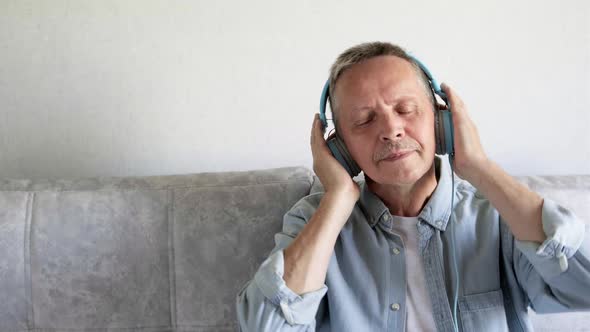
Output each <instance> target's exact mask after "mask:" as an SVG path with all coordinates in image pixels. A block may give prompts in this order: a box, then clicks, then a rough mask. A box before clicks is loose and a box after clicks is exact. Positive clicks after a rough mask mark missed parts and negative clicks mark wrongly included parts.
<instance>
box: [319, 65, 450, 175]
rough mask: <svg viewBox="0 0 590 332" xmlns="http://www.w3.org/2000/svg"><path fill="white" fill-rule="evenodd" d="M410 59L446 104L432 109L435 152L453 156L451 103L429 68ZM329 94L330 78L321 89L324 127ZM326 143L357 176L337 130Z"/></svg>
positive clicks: (321, 114)
mask: <svg viewBox="0 0 590 332" xmlns="http://www.w3.org/2000/svg"><path fill="white" fill-rule="evenodd" d="M409 57H410V59H411V60H412V61H414V62H415V63H416V64H418V66H419V67H420V69H421V70H422V72H424V74H425V75H426V77H427V78H428V83H429V85H430V89H431V90H432V92H433V93H435V94H436V95H438V96H439V97H440V98H441V99H442V100H443V101H444V102H445V104H446V105H447V109H446V110H439V109H437V108H436V106H435V109H434V138H435V142H436V154H438V155H446V154H449V155H450V156H453V155H454V154H455V151H454V137H455V136H454V130H453V118H452V115H451V112H450V109H451V104H450V103H449V100H448V97H447V95H446V94H445V92H444V91H442V90H441V88H440V85H439V84H438V82H437V81H436V80H435V79H434V77H433V76H432V74H431V73H430V70H428V68H427V67H426V66H425V65H424V64H423V63H422V62H420V60H418V59H416V58H415V57H413V56H411V55H409ZM329 95H330V80H328V81H326V84H324V89H323V90H322V96H321V99H320V121H321V122H322V125H323V127H324V128H327V126H328V120H327V118H326V105H327V103H328V99H329ZM435 103H436V101H435ZM326 143H327V144H328V148H330V152H332V155H333V156H334V158H336V160H338V162H339V163H340V164H341V165H342V166H343V167H344V169H345V170H346V171H347V172H348V174H350V176H351V177H355V176H357V175H358V174H359V173H360V172H361V169H360V167H359V166H358V164H357V163H356V162H355V161H354V159H352V156H351V155H350V153H349V152H348V150H347V149H346V145H344V141H343V140H342V138H341V137H340V135H338V132H336V133H335V135H332V136H330V137H328V139H327V140H326Z"/></svg>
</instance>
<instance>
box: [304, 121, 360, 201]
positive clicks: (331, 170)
mask: <svg viewBox="0 0 590 332" xmlns="http://www.w3.org/2000/svg"><path fill="white" fill-rule="evenodd" d="M324 131H325V128H324V127H323V125H322V122H321V121H320V116H319V114H317V113H316V114H315V116H314V119H313V125H312V127H311V137H310V144H311V154H312V156H313V171H314V172H315V174H316V175H317V176H318V178H319V179H320V182H321V183H322V185H323V186H324V190H325V191H326V194H328V193H329V194H335V195H337V196H343V198H346V200H349V201H351V202H352V203H353V204H354V203H355V202H356V201H357V200H358V199H359V196H360V189H359V186H358V184H357V183H356V182H354V181H353V180H352V178H351V177H350V175H349V174H348V172H347V171H346V169H344V167H343V166H342V165H340V163H339V162H338V160H336V158H334V156H333V155H332V153H331V152H330V148H328V144H327V143H326V141H325V140H324Z"/></svg>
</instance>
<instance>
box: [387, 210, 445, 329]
mask: <svg viewBox="0 0 590 332" xmlns="http://www.w3.org/2000/svg"><path fill="white" fill-rule="evenodd" d="M392 217H393V218H392V219H393V226H392V231H393V232H394V233H396V234H398V235H400V236H401V237H402V240H403V241H404V247H405V251H406V257H405V258H406V272H407V275H406V278H407V279H406V280H407V282H408V284H407V285H408V289H407V291H406V309H407V310H406V331H436V323H435V322H434V315H433V313H432V302H431V301H430V296H429V294H428V289H427V288H426V279H425V276H424V265H423V264H422V258H421V256H420V253H419V251H418V228H417V225H418V217H399V216H392Z"/></svg>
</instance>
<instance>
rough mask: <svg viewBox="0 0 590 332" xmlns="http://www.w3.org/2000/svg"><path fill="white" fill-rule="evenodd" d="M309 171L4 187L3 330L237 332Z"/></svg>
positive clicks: (0, 245)
mask: <svg viewBox="0 0 590 332" xmlns="http://www.w3.org/2000/svg"><path fill="white" fill-rule="evenodd" d="M312 181H313V178H312V174H311V172H310V171H309V170H307V169H305V168H282V169H273V170H265V171H252V172H232V173H204V174H194V175H173V176H159V177H135V178H95V179H84V180H57V181H30V180H22V181H18V180H4V181H0V294H1V299H0V331H7V330H17V331H29V330H31V331H32V330H33V329H36V331H37V330H38V329H57V330H65V329H67V330H68V331H82V330H85V329H90V328H92V329H96V328H103V329H120V328H121V329H123V328H129V329H133V330H134V331H136V330H137V331H140V330H141V331H176V330H179V331H180V330H183V331H187V330H190V331H235V330H236V319H235V317H236V314H235V297H236V294H237V293H238V291H239V289H240V287H241V286H242V285H243V284H244V283H246V281H247V280H248V279H250V278H251V277H252V276H253V275H254V272H255V271H256V269H257V268H258V266H259V265H260V263H261V262H262V261H263V260H264V258H265V257H266V256H267V255H268V253H269V252H270V250H271V249H272V248H273V244H274V238H273V236H274V234H275V233H277V232H279V231H280V229H281V224H282V217H283V214H284V213H285V212H286V211H287V210H288V209H289V208H290V207H291V206H292V205H293V204H295V202H297V200H299V199H300V198H301V197H303V196H305V195H307V194H308V193H309V190H310V188H311V184H312Z"/></svg>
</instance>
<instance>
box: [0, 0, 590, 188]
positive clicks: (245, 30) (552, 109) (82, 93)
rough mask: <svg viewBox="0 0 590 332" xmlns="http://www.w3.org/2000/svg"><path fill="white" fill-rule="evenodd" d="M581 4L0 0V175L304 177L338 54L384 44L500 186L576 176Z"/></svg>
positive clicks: (588, 143) (584, 100) (585, 73)
mask: <svg viewBox="0 0 590 332" xmlns="http://www.w3.org/2000/svg"><path fill="white" fill-rule="evenodd" d="M589 22H590V2H588V1H586V0H577V1H555V0H544V1H539V0H523V1H467V0H465V1H392V0H386V1H373V2H367V1H362V2H361V1H336V0H332V1H322V2H320V1H291V2H283V1H272V0H268V1H232V2H229V1H178V0H177V1H169V0H166V1H164V0H162V1H139V0H137V1H124V0H119V1H112V0H100V1H94V0H93V1H81V0H71V1H67V0H52V1H42V0H38V1H23V0H0V177H13V178H14V177H17V178H19V177H30V178H42V177H79V176H96V175H107V176H109V175H115V176H124V175H155V174H176V173H195V172H202V171H227V170H248V169H260V168H270V167H280V166H294V165H304V166H308V167H311V153H310V152H309V142H308V140H309V131H310V125H311V122H312V117H313V114H314V113H315V112H317V111H318V103H319V95H320V90H321V88H322V85H323V83H324V80H325V79H326V78H327V74H328V68H329V66H330V64H331V63H332V61H333V60H334V59H335V57H336V56H337V55H338V53H339V52H341V51H343V50H344V49H345V48H347V47H349V46H352V45H354V44H357V43H359V42H364V41H373V40H387V41H393V42H396V43H399V44H401V45H402V46H404V47H406V48H407V49H409V50H410V51H412V52H413V53H414V54H416V55H418V56H419V57H420V58H421V59H422V60H423V61H424V62H426V63H427V64H428V65H429V67H430V68H431V70H432V71H433V72H434V74H435V75H436V76H437V78H438V79H439V80H441V81H447V82H448V83H449V84H450V85H451V86H453V87H455V89H456V90H458V91H459V93H460V94H461V96H462V98H463V99H464V100H465V102H466V103H467V104H468V105H469V107H470V113H471V115H472V117H473V119H474V121H475V122H476V124H477V125H478V128H479V131H480V134H481V137H482V142H483V144H484V148H485V149H486V151H487V152H488V154H489V156H490V157H491V158H492V159H494V160H496V161H497V162H498V163H500V165H502V166H503V167H504V168H505V169H506V170H507V171H509V172H510V173H512V174H514V175H520V174H581V173H585V174H590V23H589Z"/></svg>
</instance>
